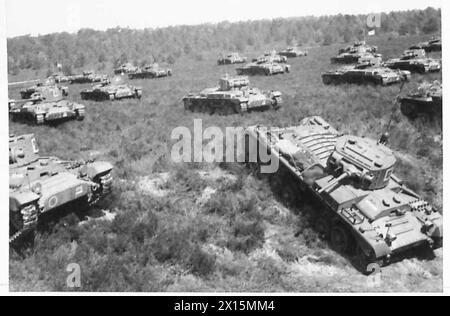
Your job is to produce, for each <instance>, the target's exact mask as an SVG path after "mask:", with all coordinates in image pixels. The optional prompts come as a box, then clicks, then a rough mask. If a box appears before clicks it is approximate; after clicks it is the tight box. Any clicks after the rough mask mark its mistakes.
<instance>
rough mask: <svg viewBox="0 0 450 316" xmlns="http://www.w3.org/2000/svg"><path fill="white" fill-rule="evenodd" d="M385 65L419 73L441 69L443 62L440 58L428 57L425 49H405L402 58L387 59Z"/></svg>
mask: <svg viewBox="0 0 450 316" xmlns="http://www.w3.org/2000/svg"><path fill="white" fill-rule="evenodd" d="M385 66H386V67H389V68H391V69H400V70H408V71H411V72H418V73H428V72H439V71H441V63H440V62H439V61H438V60H435V59H432V58H427V57H426V54H425V51H424V50H423V49H420V50H409V51H405V52H404V53H403V55H402V56H401V57H400V58H394V59H390V60H388V61H386V62H385Z"/></svg>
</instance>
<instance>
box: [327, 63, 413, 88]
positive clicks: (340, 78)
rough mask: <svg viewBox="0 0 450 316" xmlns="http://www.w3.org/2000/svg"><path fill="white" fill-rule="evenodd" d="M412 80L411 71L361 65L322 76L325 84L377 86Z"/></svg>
mask: <svg viewBox="0 0 450 316" xmlns="http://www.w3.org/2000/svg"><path fill="white" fill-rule="evenodd" d="M410 78H411V73H410V72H409V71H402V70H393V69H390V68H386V67H377V66H372V65H369V66H366V65H360V66H357V67H343V68H340V69H337V70H335V71H329V72H326V73H323V74H322V80H323V83H325V84H327V85H329V84H343V83H354V84H375V85H383V86H387V85H392V84H396V83H401V82H403V81H408V80H410Z"/></svg>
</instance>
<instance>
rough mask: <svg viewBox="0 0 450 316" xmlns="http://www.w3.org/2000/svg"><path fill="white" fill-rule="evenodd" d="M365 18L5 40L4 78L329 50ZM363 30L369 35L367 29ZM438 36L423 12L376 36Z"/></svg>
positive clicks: (359, 29)
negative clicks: (59, 69) (291, 48)
mask: <svg viewBox="0 0 450 316" xmlns="http://www.w3.org/2000/svg"><path fill="white" fill-rule="evenodd" d="M365 22H366V16H363V15H342V14H340V15H335V16H322V17H300V18H279V19H273V20H259V21H245V22H237V23H230V22H222V23H217V24H202V25H196V26H187V25H182V26H172V27H165V28H156V29H144V30H133V29H130V28H119V27H117V28H113V29H109V30H107V31H95V30H92V29H82V30H80V31H78V32H77V33H75V34H69V33H54V34H48V35H40V36H36V37H33V36H29V35H27V36H20V37H15V38H10V39H8V73H9V74H12V75H15V74H18V73H19V72H20V71H21V70H27V69H28V70H29V69H31V70H34V71H41V70H47V71H48V72H49V73H50V72H52V71H55V68H56V65H57V64H61V65H62V66H63V71H64V72H65V73H66V74H68V75H70V74H71V73H73V72H74V71H75V70H80V69H84V68H86V67H92V68H95V69H97V70H104V69H105V68H107V67H112V66H117V65H119V64H121V63H124V62H132V63H134V64H136V65H143V64H146V63H151V62H159V63H168V64H173V63H175V62H176V61H177V60H178V59H180V58H181V57H184V56H188V57H194V58H196V59H202V58H203V56H204V54H206V53H210V52H217V53H219V52H227V51H245V50H248V49H263V48H265V47H283V46H287V45H293V44H302V45H306V46H308V45H329V44H332V43H337V42H346V43H347V42H351V41H354V40H361V39H362V38H363V32H364V30H365ZM366 31H367V30H366ZM440 31H441V10H440V9H434V8H427V9H425V10H411V11H402V12H391V13H384V14H382V16H381V28H380V29H378V30H377V33H378V34H379V35H383V34H392V35H394V36H395V35H424V34H436V33H439V32H440Z"/></svg>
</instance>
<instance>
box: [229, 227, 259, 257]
mask: <svg viewBox="0 0 450 316" xmlns="http://www.w3.org/2000/svg"><path fill="white" fill-rule="evenodd" d="M263 243H264V227H263V226H262V224H261V223H260V222H257V221H249V222H244V221H241V220H236V221H235V223H234V226H233V235H232V236H230V238H229V239H228V248H229V249H231V250H234V251H240V252H243V253H246V254H248V253H250V252H252V251H253V250H255V249H256V248H258V247H261V246H262V244H263Z"/></svg>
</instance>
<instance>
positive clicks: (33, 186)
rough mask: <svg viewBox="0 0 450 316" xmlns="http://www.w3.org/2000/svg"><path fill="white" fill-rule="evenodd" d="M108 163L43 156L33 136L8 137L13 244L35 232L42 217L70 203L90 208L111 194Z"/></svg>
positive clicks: (109, 166) (109, 165) (10, 214)
mask: <svg viewBox="0 0 450 316" xmlns="http://www.w3.org/2000/svg"><path fill="white" fill-rule="evenodd" d="M112 169H113V166H112V165H111V164H110V163H108V162H103V161H95V159H94V157H91V158H90V159H89V160H86V161H62V160H60V159H58V158H55V157H41V156H40V155H39V148H38V145H37V142H36V140H35V138H34V135H32V134H30V135H23V136H14V135H11V136H10V137H9V218H10V242H14V241H16V240H18V239H19V238H20V237H21V236H22V235H23V234H24V233H27V232H30V231H33V230H34V229H35V228H36V227H37V225H38V222H39V221H40V217H41V216H42V215H44V214H47V213H53V212H55V211H57V210H61V209H62V208H64V207H65V206H67V205H69V204H71V203H80V205H85V206H90V205H93V204H95V203H97V202H98V201H99V200H100V199H101V198H102V197H103V196H105V195H106V194H108V193H109V192H110V191H111V186H112V181H113V179H112V176H111V171H112Z"/></svg>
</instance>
